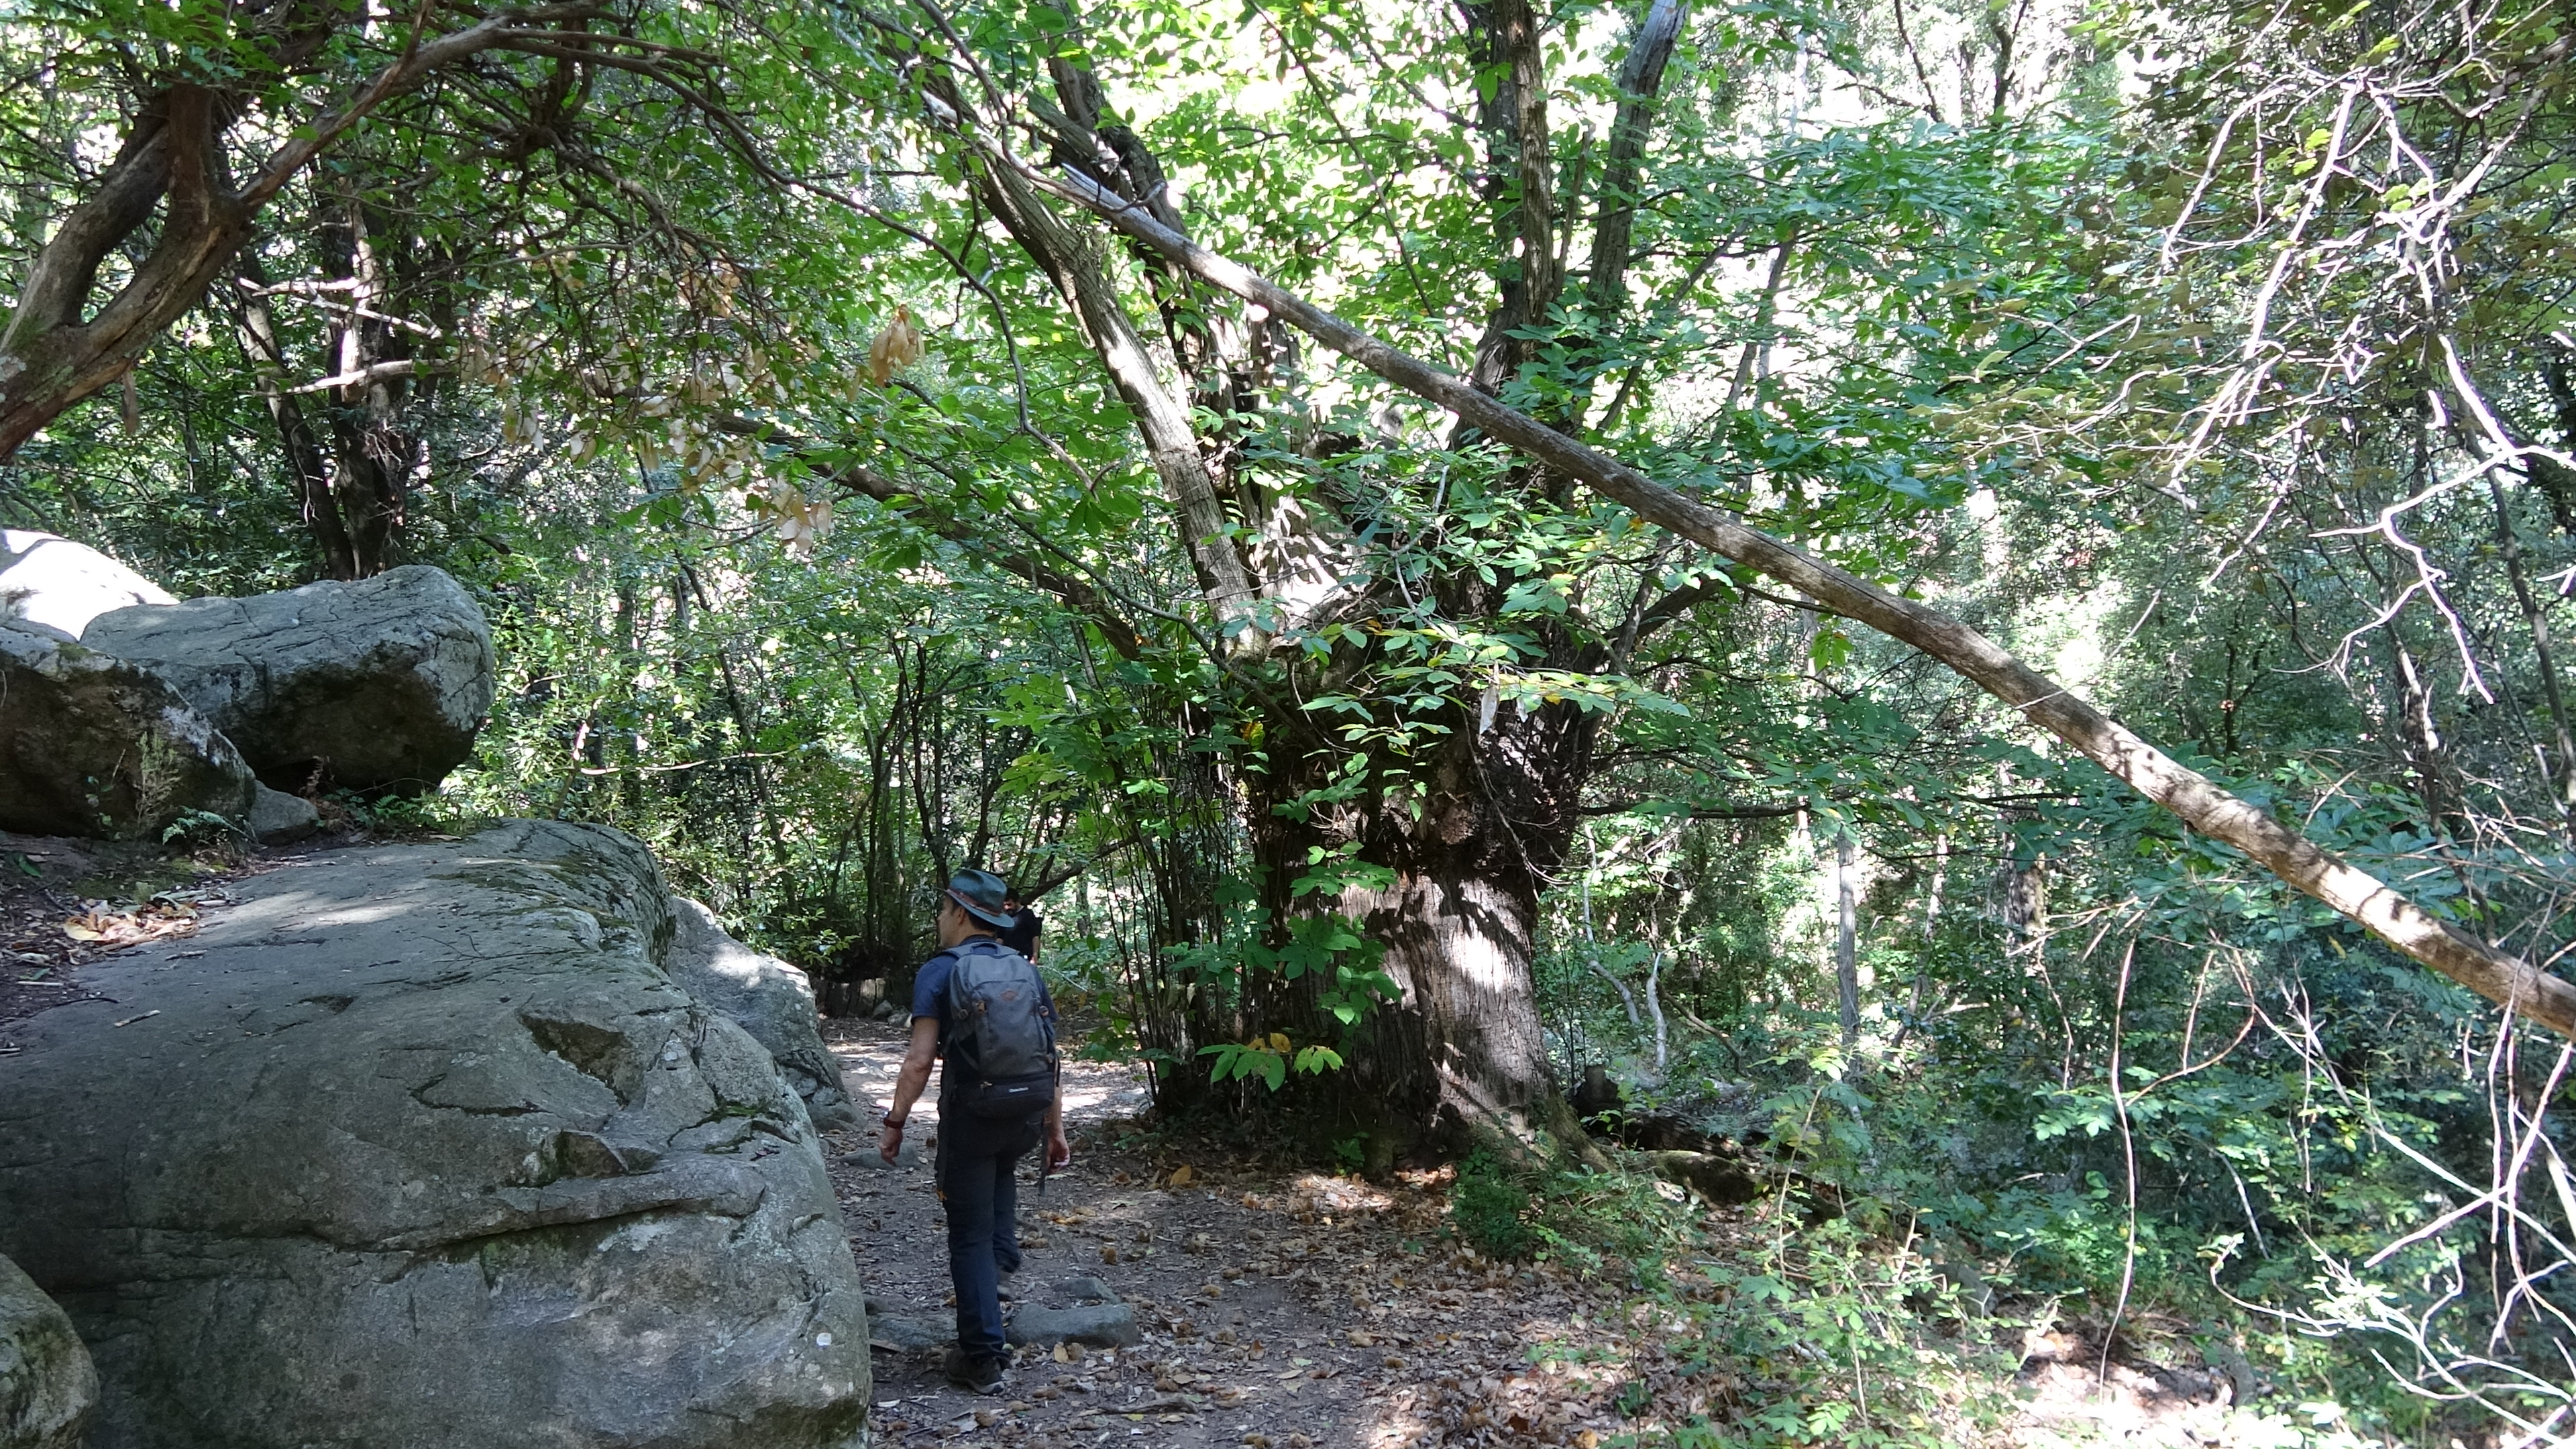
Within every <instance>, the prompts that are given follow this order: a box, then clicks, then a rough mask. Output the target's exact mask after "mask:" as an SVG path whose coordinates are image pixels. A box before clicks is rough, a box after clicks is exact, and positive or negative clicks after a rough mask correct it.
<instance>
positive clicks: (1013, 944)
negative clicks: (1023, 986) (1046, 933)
mask: <svg viewBox="0 0 2576 1449" xmlns="http://www.w3.org/2000/svg"><path fill="white" fill-rule="evenodd" d="M1002 912H1003V914H1005V915H1007V916H1009V917H1010V918H1011V923H1010V924H1009V925H1007V926H1004V927H1002V928H1001V929H1000V930H998V931H996V932H994V933H993V934H995V935H996V936H999V937H1000V938H1001V941H1002V944H1003V945H1005V946H1008V947H1010V948H1011V949H1012V950H1014V951H1017V952H1019V953H1020V954H1021V955H1023V956H1026V957H1027V958H1028V959H1029V964H1030V965H1032V966H1034V965H1036V964H1037V963H1038V932H1039V931H1040V930H1041V929H1043V928H1044V925H1045V923H1044V922H1042V921H1040V920H1039V919H1038V910H1037V907H1035V906H1024V905H1022V904H1020V898H1019V897H1018V896H1004V897H1002Z"/></svg>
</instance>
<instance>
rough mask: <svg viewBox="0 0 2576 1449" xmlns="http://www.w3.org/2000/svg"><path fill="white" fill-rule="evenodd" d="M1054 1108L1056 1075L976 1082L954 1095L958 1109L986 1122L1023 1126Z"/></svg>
mask: <svg viewBox="0 0 2576 1449" xmlns="http://www.w3.org/2000/svg"><path fill="white" fill-rule="evenodd" d="M1054 1105H1055V1073H1053V1072H1039V1073H1036V1074H1034V1075H1032V1076H1025V1077H1008V1078H1004V1079H1003V1080H1001V1081H998V1082H976V1083H973V1084H972V1085H970V1086H968V1087H967V1088H966V1089H965V1090H964V1091H962V1092H959V1093H958V1094H957V1106H958V1109H959V1110H961V1111H963V1112H965V1113H966V1114H967V1115H968V1116H970V1117H981V1118H983V1119H984V1120H985V1121H988V1122H1025V1121H1028V1120H1029V1119H1031V1118H1033V1117H1036V1116H1039V1115H1041V1114H1042V1113H1044V1112H1045V1111H1046V1109H1047V1108H1049V1107H1052V1106H1054Z"/></svg>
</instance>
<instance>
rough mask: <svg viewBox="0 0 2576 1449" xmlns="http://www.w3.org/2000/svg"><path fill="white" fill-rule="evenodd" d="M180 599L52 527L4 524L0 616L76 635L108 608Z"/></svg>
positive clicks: (0, 551) (0, 555)
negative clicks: (59, 534) (33, 530)
mask: <svg viewBox="0 0 2576 1449" xmlns="http://www.w3.org/2000/svg"><path fill="white" fill-rule="evenodd" d="M177 602H178V600H176V599H173V598H171V597H170V595H169V594H168V593H167V592H165V591H164V590H163V589H162V587H161V586H160V585H159V584H156V583H154V582H152V581H151V580H150V579H147V578H145V577H144V576H143V575H141V574H138V573H136V572H135V571H134V570H132V569H130V568H127V567H126V566H125V565H123V564H121V563H118V562H117V561H116V560H114V559H112V558H109V557H108V556H107V555H106V554H103V553H100V552H99V551H98V550H97V549H94V548H90V547H87V546H85V545H82V544H77V543H74V542H72V541H71V540H70V539H68V538H57V537H55V536H54V535H52V534H50V533H30V532H28V531H26V530H24V529H17V528H12V529H7V530H0V619H5V620H8V621H10V622H12V623H17V624H33V625H35V626H37V627H38V628H39V629H40V630H43V631H45V632H49V633H55V634H59V635H61V636H62V637H63V638H66V639H78V638H79V637H80V633H81V630H83V629H86V628H88V627H89V621H90V620H92V619H95V618H97V617H98V616H99V615H101V614H104V613H106V612H107V611H108V610H110V609H126V608H132V607H133V606H134V605H136V604H175V603H177Z"/></svg>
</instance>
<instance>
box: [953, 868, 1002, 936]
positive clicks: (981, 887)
mask: <svg viewBox="0 0 2576 1449" xmlns="http://www.w3.org/2000/svg"><path fill="white" fill-rule="evenodd" d="M1010 893H1011V888H1010V886H1008V885H1006V884H1004V883H1003V880H1002V878H1001V877H1000V876H998V875H995V874H993V873H992V872H991V871H989V870H961V871H959V872H957V873H956V874H955V875H952V876H950V877H949V878H948V891H947V895H948V899H950V900H952V901H954V902H956V903H957V909H959V910H961V911H964V912H965V913H966V914H968V915H970V916H972V917H974V918H975V919H976V920H979V921H982V922H983V923H984V924H985V925H988V926H991V927H992V928H994V929H995V930H997V931H998V930H1008V929H1009V928H1010V925H1011V913H1010V912H1009V911H1006V910H1004V909H1002V897H1004V896H1006V895H1009V894H1010Z"/></svg>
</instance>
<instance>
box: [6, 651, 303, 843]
mask: <svg viewBox="0 0 2576 1449" xmlns="http://www.w3.org/2000/svg"><path fill="white" fill-rule="evenodd" d="M255 787H256V782H255V781H254V780H253V779H252V778H251V772H250V766H249V765H247V764H245V763H243V761H242V757H241V755H240V754H239V753H238V752H237V751H235V750H234V749H233V746H232V743H231V742H230V741H229V740H226V739H225V738H224V737H223V736H222V735H221V734H218V733H217V732H216V731H215V729H214V727H213V726H212V725H210V724H208V723H207V722H206V720H205V719H204V717H203V716H201V715H199V714H198V713H197V712H196V711H194V710H192V709H190V708H189V707H188V705H187V702H186V701H185V700H182V699H181V698H180V697H179V696H178V695H177V694H176V693H175V692H173V691H172V690H171V688H170V686H169V685H168V684H166V683H164V682H162V680H161V679H160V678H158V677H157V676H155V675H154V674H152V673H151V672H150V671H148V670H146V669H144V668H142V667H141V666H139V665H134V664H129V663H127V662H125V661H124V660H121V659H117V658H114V657H112V656H110V655H106V654H102V653H100V652H98V651H97V650H95V649H90V648H87V647H84V646H82V645H79V644H73V643H67V642H65V641H64V640H61V639H59V638H56V637H54V636H53V635H52V634H49V633H41V632H38V631H36V630H33V629H25V628H20V627H18V626H16V625H14V624H0V830H17V831H23V832H25V833H27V834H30V835H88V836H102V837H106V838H109V839H131V838H134V837H138V836H144V837H156V836H158V835H159V834H160V833H161V832H162V831H163V830H165V829H167V828H168V827H169V826H170V825H171V824H172V823H173V822H175V821H177V820H178V819H179V818H180V817H181V816H182V815H185V814H187V813H188V812H190V811H202V812H205V813H207V814H213V815H220V816H223V817H224V818H225V819H227V820H232V821H236V822H238V821H240V820H241V819H242V817H244V816H245V815H247V814H248V813H249V812H250V807H251V798H252V791H253V789H254V788H255Z"/></svg>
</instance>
